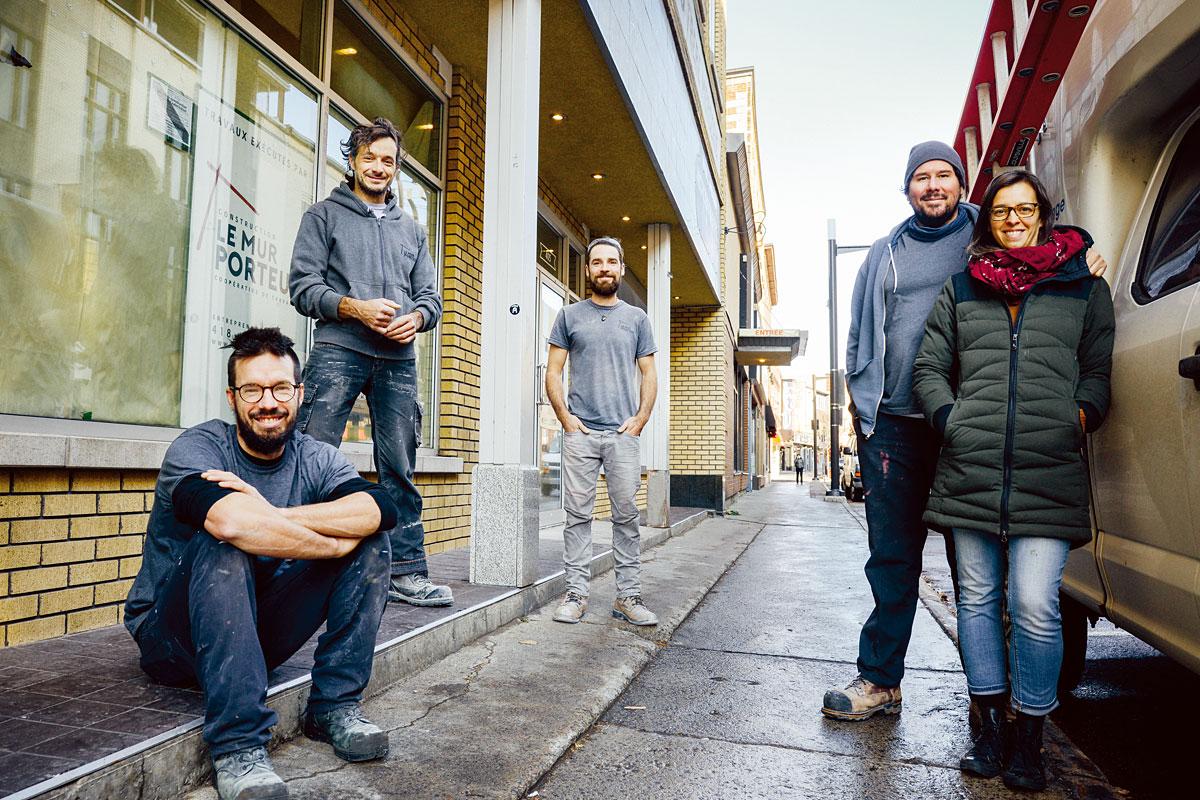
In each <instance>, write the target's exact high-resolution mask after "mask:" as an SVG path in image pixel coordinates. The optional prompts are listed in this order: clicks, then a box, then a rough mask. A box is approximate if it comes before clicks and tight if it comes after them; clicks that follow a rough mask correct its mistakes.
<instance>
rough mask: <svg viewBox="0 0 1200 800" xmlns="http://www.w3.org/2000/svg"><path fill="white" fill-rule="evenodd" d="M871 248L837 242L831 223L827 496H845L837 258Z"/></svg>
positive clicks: (834, 222) (835, 228) (834, 227)
mask: <svg viewBox="0 0 1200 800" xmlns="http://www.w3.org/2000/svg"><path fill="white" fill-rule="evenodd" d="M868 249H870V248H869V246H867V245H846V246H844V247H839V246H838V243H837V220H833V219H830V220H829V491H827V492H825V494H826V495H828V496H831V497H840V496H841V494H842V477H841V461H840V459H841V455H842V454H841V453H840V452H839V442H840V431H839V427H840V426H841V422H842V402H841V401H842V386H841V381H840V380H838V374H839V370H838V335H837V257H838V256H840V255H842V254H843V253H855V252H858V251H860V250H868Z"/></svg>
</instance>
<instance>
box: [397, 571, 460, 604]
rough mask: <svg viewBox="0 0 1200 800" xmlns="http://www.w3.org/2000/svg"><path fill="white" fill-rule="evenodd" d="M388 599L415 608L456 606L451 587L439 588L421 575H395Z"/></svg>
mask: <svg viewBox="0 0 1200 800" xmlns="http://www.w3.org/2000/svg"><path fill="white" fill-rule="evenodd" d="M388 599H389V600H396V601H403V602H405V603H411V604H412V605H414V606H450V605H454V592H452V591H450V587H449V586H438V585H437V584H436V583H434V582H433V581H431V580H429V577H428V576H426V575H422V574H420V573H413V574H412V575H393V576H392V585H391V588H390V589H389V590H388Z"/></svg>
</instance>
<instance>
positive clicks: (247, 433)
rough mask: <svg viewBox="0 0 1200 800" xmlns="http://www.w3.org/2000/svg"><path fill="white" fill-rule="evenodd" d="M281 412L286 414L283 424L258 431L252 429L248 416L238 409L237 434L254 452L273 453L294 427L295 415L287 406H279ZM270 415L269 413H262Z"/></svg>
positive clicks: (287, 437)
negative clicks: (267, 431)
mask: <svg viewBox="0 0 1200 800" xmlns="http://www.w3.org/2000/svg"><path fill="white" fill-rule="evenodd" d="M280 412H281V413H284V414H287V415H288V416H287V421H286V422H285V423H284V425H283V426H282V427H280V428H278V429H277V430H275V431H272V432H270V433H259V432H257V431H256V430H254V426H253V424H252V423H251V420H250V418H249V417H248V416H247V415H245V414H243V413H242V412H241V411H238V412H237V414H236V415H235V416H236V417H237V430H238V436H240V437H241V439H242V441H243V442H245V443H246V446H247V447H249V448H250V449H251V450H253V451H254V452H255V453H260V454H265V453H274V452H275V451H276V450H278V449H279V448H281V447H283V445H284V444H285V443H287V440H288V439H289V438H291V435H292V431H293V430H294V429H295V427H296V415H295V414H293V413H292V412H291V410H290V409H288V408H281V409H280ZM262 416H270V415H262Z"/></svg>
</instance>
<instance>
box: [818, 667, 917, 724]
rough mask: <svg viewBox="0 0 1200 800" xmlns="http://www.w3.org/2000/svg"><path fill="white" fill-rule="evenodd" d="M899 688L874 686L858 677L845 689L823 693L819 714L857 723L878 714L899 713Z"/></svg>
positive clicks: (860, 676)
mask: <svg viewBox="0 0 1200 800" xmlns="http://www.w3.org/2000/svg"><path fill="white" fill-rule="evenodd" d="M900 703H901V698H900V687H899V686H895V687H890V688H889V687H887V686H876V685H875V684H873V683H871V682H870V681H869V680H867V679H866V678H864V677H863V676H862V675H859V676H858V677H857V678H855V679H854V680H852V681H850V685H849V686H847V687H846V688H845V689H830V690H829V691H828V692H826V693H825V704H824V705H823V706H822V707H821V713H822V714H824V715H825V716H827V717H831V718H833V719H842V720H849V721H852V722H857V721H859V720H864V719H868V718H870V717H872V716H874V715H875V714H878V713H879V712H881V711H882V712H883V713H884V714H899V713H900Z"/></svg>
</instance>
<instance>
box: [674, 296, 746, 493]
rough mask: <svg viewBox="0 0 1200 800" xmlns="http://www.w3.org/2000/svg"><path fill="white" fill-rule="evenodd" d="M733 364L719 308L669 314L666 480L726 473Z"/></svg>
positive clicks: (691, 308)
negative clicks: (668, 476) (668, 470)
mask: <svg viewBox="0 0 1200 800" xmlns="http://www.w3.org/2000/svg"><path fill="white" fill-rule="evenodd" d="M732 361H733V346H732V341H731V339H730V335H729V330H728V326H727V325H726V322H725V313H724V311H723V310H722V309H721V308H720V307H718V306H705V307H697V306H685V307H677V308H672V309H671V429H670V437H671V453H670V456H671V462H670V463H671V474H673V475H721V474H724V473H725V471H726V462H727V457H726V451H727V446H726V439H727V436H728V433H729V430H730V428H729V423H730V421H731V420H729V419H728V416H729V415H728V410H729V408H730V407H731V406H732V404H731V403H730V402H729V397H730V395H729V391H728V385H729V382H730V379H731V375H732V371H733V370H732V366H731V364H732Z"/></svg>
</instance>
